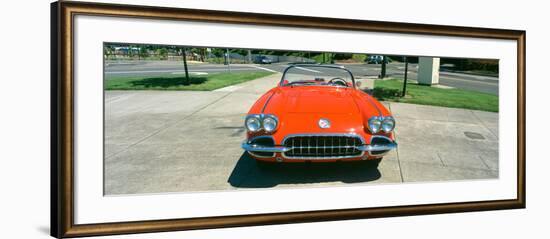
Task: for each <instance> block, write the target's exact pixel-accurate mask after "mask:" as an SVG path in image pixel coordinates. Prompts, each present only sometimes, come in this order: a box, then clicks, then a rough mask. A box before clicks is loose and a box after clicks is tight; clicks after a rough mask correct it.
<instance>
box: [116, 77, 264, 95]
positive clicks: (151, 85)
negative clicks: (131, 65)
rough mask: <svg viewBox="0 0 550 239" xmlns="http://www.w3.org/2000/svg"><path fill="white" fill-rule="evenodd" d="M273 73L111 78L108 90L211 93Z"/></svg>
mask: <svg viewBox="0 0 550 239" xmlns="http://www.w3.org/2000/svg"><path fill="white" fill-rule="evenodd" d="M271 74H273V73H271V72H245V73H216V74H209V75H201V76H197V75H190V76H189V78H190V79H189V82H187V81H186V79H185V75H171V74H165V75H159V76H153V77H149V76H147V77H110V78H107V79H106V81H105V89H106V90H197V91H210V90H215V89H219V88H223V87H226V86H230V85H235V84H239V83H242V82H245V81H250V80H254V79H258V78H260V77H264V76H268V75H271Z"/></svg>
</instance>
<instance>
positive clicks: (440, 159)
mask: <svg viewBox="0 0 550 239" xmlns="http://www.w3.org/2000/svg"><path fill="white" fill-rule="evenodd" d="M435 154H436V155H437V158H438V159H439V161H440V162H441V164H442V165H443V167H447V165H446V164H445V162H443V158H441V155H440V154H439V152H436V153H435Z"/></svg>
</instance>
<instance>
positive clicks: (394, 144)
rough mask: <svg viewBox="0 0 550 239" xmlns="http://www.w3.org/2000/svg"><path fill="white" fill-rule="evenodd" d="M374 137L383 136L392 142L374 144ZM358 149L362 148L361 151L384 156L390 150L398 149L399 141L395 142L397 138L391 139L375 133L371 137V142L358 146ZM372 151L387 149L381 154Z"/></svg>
mask: <svg viewBox="0 0 550 239" xmlns="http://www.w3.org/2000/svg"><path fill="white" fill-rule="evenodd" d="M374 138H383V139H386V140H388V141H389V142H390V143H388V144H383V145H372V139H374ZM357 149H358V150H361V151H365V152H368V153H369V155H370V156H384V155H386V154H387V153H389V151H390V150H393V149H397V142H395V140H392V139H390V138H388V137H386V136H382V135H373V136H372V137H371V144H369V145H364V146H363V147H358V148H357ZM372 151H386V152H383V153H379V154H373V153H372Z"/></svg>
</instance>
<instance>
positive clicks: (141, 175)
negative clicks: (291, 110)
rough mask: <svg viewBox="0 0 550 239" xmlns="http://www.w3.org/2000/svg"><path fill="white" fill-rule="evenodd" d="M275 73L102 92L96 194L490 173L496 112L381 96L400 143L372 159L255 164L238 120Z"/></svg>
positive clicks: (493, 173)
mask: <svg viewBox="0 0 550 239" xmlns="http://www.w3.org/2000/svg"><path fill="white" fill-rule="evenodd" d="M280 77H281V75H280V74H274V75H270V76H268V77H264V78H261V79H257V80H253V81H248V82H244V83H242V84H238V85H234V86H229V87H226V88H222V89H218V90H215V91H106V92H105V131H104V132H105V135H104V136H105V151H104V153H105V159H104V169H105V174H104V180H105V181H104V182H105V185H104V190H105V194H106V195H117V194H142V193H166V192H197V191H211V190H242V189H260V188H280V187H286V188H289V187H290V188H295V187H319V186H338V185H346V184H347V185H349V184H364V183H365V184H366V183H368V184H371V183H374V184H380V183H403V182H426V181H450V180H473V179H494V178H498V173H499V172H498V113H491V112H482V111H474V110H464V109H452V108H444V107H432V106H422V105H413V104H402V103H388V102H385V103H384V104H385V105H386V107H387V108H388V109H389V110H390V111H391V112H392V114H393V115H394V117H395V118H396V121H397V126H396V129H395V133H396V138H397V141H398V143H399V147H398V149H397V150H396V151H392V152H390V153H389V154H388V155H386V156H385V157H384V160H382V162H381V164H380V166H379V167H378V168H374V167H369V166H368V164H361V162H359V163H336V164H332V163H331V164H290V165H289V164H277V166H276V167H274V168H271V169H268V170H265V169H261V168H259V167H257V165H256V163H255V161H254V160H253V159H251V158H250V157H249V156H248V155H247V154H246V153H245V152H243V150H242V149H241V147H240V143H241V142H242V140H243V139H244V138H245V129H244V127H243V120H244V117H245V116H246V112H247V111H248V110H249V109H250V107H251V105H252V104H253V103H254V102H255V101H256V100H257V99H258V98H259V97H260V96H261V95H262V94H264V93H265V92H266V91H267V90H269V89H270V88H272V87H273V86H275V85H276V84H277V82H278V81H279V79H280ZM427 129H429V130H427Z"/></svg>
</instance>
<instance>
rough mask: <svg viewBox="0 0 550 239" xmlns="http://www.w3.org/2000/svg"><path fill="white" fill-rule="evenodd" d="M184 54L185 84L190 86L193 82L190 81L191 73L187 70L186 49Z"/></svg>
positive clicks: (183, 51) (183, 50)
mask: <svg viewBox="0 0 550 239" xmlns="http://www.w3.org/2000/svg"><path fill="white" fill-rule="evenodd" d="M182 53H183V67H184V68H185V84H186V85H189V84H190V83H191V82H190V81H189V71H188V69H187V59H186V58H187V57H186V56H187V54H186V51H185V48H183V49H182Z"/></svg>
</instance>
